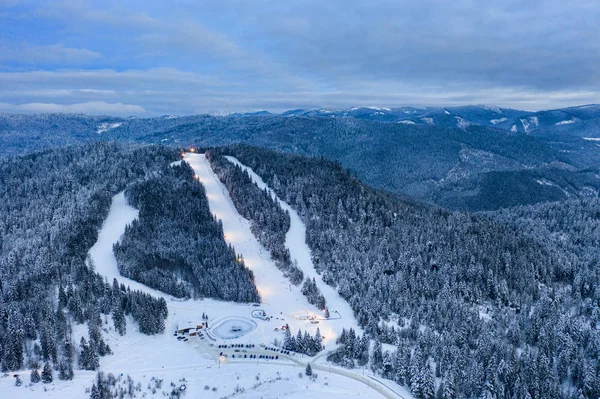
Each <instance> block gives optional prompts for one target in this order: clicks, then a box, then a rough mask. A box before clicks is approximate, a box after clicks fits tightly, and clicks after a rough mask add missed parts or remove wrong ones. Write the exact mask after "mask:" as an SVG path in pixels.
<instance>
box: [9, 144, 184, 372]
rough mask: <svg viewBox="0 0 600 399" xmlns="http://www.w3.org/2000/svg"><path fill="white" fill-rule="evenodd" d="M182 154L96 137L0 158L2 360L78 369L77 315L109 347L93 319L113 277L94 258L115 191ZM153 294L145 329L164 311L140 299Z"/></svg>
mask: <svg viewBox="0 0 600 399" xmlns="http://www.w3.org/2000/svg"><path fill="white" fill-rule="evenodd" d="M174 159H176V152H175V151H173V150H171V149H168V148H163V147H153V146H149V147H137V146H124V145H118V144H114V143H95V144H90V145H84V146H78V147H65V148H61V149H57V150H52V151H44V152H40V153H36V154H31V155H27V156H22V157H17V158H12V159H7V160H4V161H0V363H1V368H2V370H4V371H8V370H18V369H21V368H23V367H30V368H34V369H37V368H39V367H40V365H41V364H42V363H46V362H47V363H50V364H52V366H51V367H53V368H55V369H57V370H60V371H62V372H60V373H59V377H60V376H63V377H65V378H66V377H69V378H70V377H71V376H72V369H73V367H74V366H73V365H77V362H78V357H79V356H80V355H81V354H80V353H79V350H78V344H79V343H78V342H75V343H74V342H73V337H72V325H73V323H78V324H81V323H88V328H89V329H90V331H89V332H90V334H89V335H90V336H89V337H88V339H87V340H86V341H87V343H88V345H89V344H90V343H92V342H93V343H94V352H95V353H96V354H97V355H98V356H100V355H101V354H102V353H107V352H108V349H109V348H107V347H106V346H105V345H103V344H102V341H101V339H100V338H98V335H99V336H100V337H101V335H100V333H99V329H97V330H95V329H94V325H98V324H97V323H96V322H97V320H98V319H99V317H100V316H99V314H106V315H107V316H108V314H109V313H110V312H111V307H110V306H104V305H102V304H104V302H106V301H109V299H108V297H107V292H106V284H105V281H104V279H103V278H102V277H101V276H100V275H99V274H97V273H95V272H94V271H93V270H92V269H91V268H90V267H89V266H88V265H87V264H86V256H87V253H88V251H89V249H90V247H91V246H92V245H93V244H94V243H95V241H96V240H97V235H98V230H99V229H100V227H101V225H102V222H103V221H104V219H105V218H106V215H107V214H108V210H109V208H110V204H111V199H112V197H113V196H114V195H115V194H116V193H118V192H119V191H121V190H123V189H124V188H125V187H126V186H127V185H128V184H130V183H131V182H133V181H135V180H137V179H140V178H143V177H144V176H146V175H147V174H150V173H154V172H157V171H159V170H161V169H164V168H165V167H166V166H167V165H168V164H169V163H170V162H171V161H173V160H174ZM109 291H110V290H109ZM57 292H58V296H57ZM132 295H133V294H132ZM131 301H132V303H133V302H139V301H137V300H134V299H131ZM155 301H156V300H154V299H152V300H150V299H148V298H147V299H146V300H145V304H143V305H142V304H141V302H139V303H140V308H139V310H137V311H135V312H134V311H133V310H132V313H131V314H132V316H133V317H134V319H136V320H137V321H138V323H140V329H144V328H143V327H142V326H141V324H142V323H141V321H142V319H145V318H146V317H148V316H149V313H150V312H152V313H153V317H155V318H156V317H158V316H154V315H155V313H154V312H155V309H154V308H153V309H152V310H150V309H147V310H143V309H142V307H144V308H145V306H146V305H149V304H156V302H155ZM99 304H101V306H100V307H99ZM95 323H96V324H95ZM145 331H146V332H150V331H151V329H145ZM96 332H97V333H98V334H96ZM91 336H96V338H95V339H94V338H92V337H91Z"/></svg>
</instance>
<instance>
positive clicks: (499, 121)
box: [490, 117, 508, 125]
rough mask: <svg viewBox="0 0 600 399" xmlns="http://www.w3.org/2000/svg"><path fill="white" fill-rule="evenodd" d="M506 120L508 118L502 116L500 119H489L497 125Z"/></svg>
mask: <svg viewBox="0 0 600 399" xmlns="http://www.w3.org/2000/svg"><path fill="white" fill-rule="evenodd" d="M507 120H508V118H506V117H504V118H500V119H492V120H490V122H491V123H492V124H494V125H497V124H498V123H502V122H505V121H507Z"/></svg>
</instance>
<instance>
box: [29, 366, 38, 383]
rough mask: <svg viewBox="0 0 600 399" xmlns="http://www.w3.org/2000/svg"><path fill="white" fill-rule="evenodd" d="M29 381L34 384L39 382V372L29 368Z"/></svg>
mask: <svg viewBox="0 0 600 399" xmlns="http://www.w3.org/2000/svg"><path fill="white" fill-rule="evenodd" d="M30 379H31V382H32V383H34V384H36V383H38V382H40V373H39V371H38V370H37V369H33V370H31V377H30Z"/></svg>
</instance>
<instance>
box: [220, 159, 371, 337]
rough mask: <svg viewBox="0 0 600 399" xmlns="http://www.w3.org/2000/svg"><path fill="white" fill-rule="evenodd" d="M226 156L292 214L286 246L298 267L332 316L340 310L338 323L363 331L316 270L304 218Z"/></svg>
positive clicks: (239, 164) (258, 179)
mask: <svg viewBox="0 0 600 399" xmlns="http://www.w3.org/2000/svg"><path fill="white" fill-rule="evenodd" d="M225 158H227V160H228V161H229V162H231V163H233V164H235V165H238V166H240V167H241V168H242V169H243V170H245V171H247V172H248V174H249V175H250V177H251V178H252V181H254V183H256V184H257V185H258V187H260V188H261V189H267V191H268V192H269V194H271V196H272V197H273V198H274V199H275V200H276V201H277V202H278V203H279V206H280V207H281V208H282V209H283V210H286V211H288V213H289V214H290V229H289V231H288V232H287V234H286V235H285V246H286V247H287V248H288V249H289V251H290V256H291V258H292V260H296V262H298V267H299V268H300V270H302V272H303V273H304V277H308V278H311V279H312V278H314V279H315V281H316V282H317V287H319V290H321V293H322V294H323V296H324V297H325V301H326V303H327V307H328V308H329V311H330V313H331V317H335V316H336V315H335V314H334V312H338V313H339V315H340V316H341V317H342V319H341V320H340V321H339V323H338V324H339V326H343V327H345V328H346V329H349V328H354V329H355V330H356V331H357V332H359V333H362V329H361V328H360V327H359V326H358V323H357V322H356V319H355V318H354V312H353V311H352V308H351V307H350V305H349V304H348V302H346V301H345V300H344V299H343V298H342V297H341V296H340V294H339V293H338V292H337V290H336V289H335V288H333V287H331V286H330V285H327V284H326V283H325V282H324V281H323V279H322V278H321V275H319V274H318V273H317V271H316V270H315V266H314V264H313V261H312V256H311V251H310V248H309V247H308V245H307V244H306V226H305V225H304V222H302V219H300V215H298V212H296V211H295V210H294V209H293V208H292V207H291V206H290V205H289V204H288V203H287V202H285V201H283V200H282V199H281V198H279V197H278V196H277V194H275V192H274V191H273V190H272V189H271V188H270V187H269V186H267V184H266V183H265V182H264V180H263V179H262V178H261V177H260V176H259V175H257V174H256V173H254V171H253V170H252V168H249V167H248V166H245V165H243V164H242V163H241V162H240V161H238V160H237V159H236V158H234V157H231V156H226V157H225Z"/></svg>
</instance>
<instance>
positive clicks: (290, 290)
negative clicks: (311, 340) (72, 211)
mask: <svg viewBox="0 0 600 399" xmlns="http://www.w3.org/2000/svg"><path fill="white" fill-rule="evenodd" d="M184 160H185V161H186V162H188V163H189V164H190V166H192V168H193V169H194V172H195V173H196V176H197V178H198V179H199V180H200V181H201V182H202V184H203V185H204V186H205V188H206V192H207V197H208V199H209V206H210V209H211V211H212V212H213V213H214V214H215V215H216V216H217V217H218V218H220V219H221V220H222V222H223V227H224V231H225V238H226V240H227V241H228V242H229V243H231V244H232V245H233V246H234V247H235V250H236V252H237V253H238V254H241V255H243V257H244V260H245V262H246V264H247V265H248V267H250V268H251V269H252V270H253V271H254V273H255V278H256V285H257V288H258V289H259V293H260V295H261V298H262V303H261V304H260V306H253V304H237V303H231V302H223V301H215V300H187V301H182V300H179V299H176V298H173V297H171V296H169V295H166V294H164V293H161V292H159V291H156V290H153V289H150V288H148V287H146V286H144V285H143V284H140V283H137V282H135V281H132V280H129V279H127V278H124V277H122V276H120V275H119V271H118V268H117V262H116V259H115V257H114V254H113V252H112V246H113V244H114V243H115V242H117V241H118V240H119V239H120V237H121V236H122V234H123V232H124V231H125V227H126V225H127V224H129V223H131V222H132V221H133V220H134V219H135V218H136V217H137V215H138V211H137V210H136V209H134V208H132V207H130V206H129V205H128V204H127V202H126V200H125V197H124V194H123V193H119V194H117V195H116V196H115V197H113V202H112V205H111V208H110V212H109V215H108V217H107V219H106V220H105V222H104V224H103V226H102V229H101V230H100V232H99V237H98V241H97V242H96V243H95V244H94V246H93V247H92V248H91V249H90V252H89V254H90V257H91V259H92V262H93V264H94V267H95V269H96V271H98V272H99V273H100V274H102V275H104V276H105V277H106V278H107V280H108V281H109V282H112V279H113V278H117V279H118V280H119V282H120V283H124V284H125V285H129V286H130V287H131V288H132V289H137V290H142V291H144V292H147V293H150V294H152V295H153V296H155V297H163V298H164V299H165V300H166V301H167V305H168V309H169V315H168V319H167V321H166V322H165V325H166V331H165V333H164V334H160V335H156V336H147V335H143V334H140V333H139V332H138V331H137V326H136V325H135V323H134V322H133V321H132V320H131V319H130V318H128V320H127V321H128V323H127V334H126V335H125V336H120V335H118V334H117V333H116V331H115V330H114V328H113V325H112V320H111V318H110V316H109V317H106V316H104V315H103V316H102V317H103V318H104V321H105V323H104V336H105V339H106V341H107V343H108V344H109V345H110V347H111V349H112V351H113V352H114V354H113V355H109V356H105V357H103V358H101V359H100V369H101V370H102V371H104V372H105V373H113V374H114V375H115V376H116V377H118V378H120V382H119V384H123V386H124V385H126V378H127V376H130V377H131V378H132V379H133V382H134V385H135V386H136V387H137V386H138V383H139V389H140V390H139V391H136V396H137V397H145V398H164V397H165V395H167V396H168V394H169V393H170V392H171V391H172V390H173V389H179V388H180V387H182V386H185V396H184V397H187V398H225V397H227V398H306V397H311V398H313V399H319V398H328V399H331V398H346V397H365V398H378V397H387V398H398V397H403V398H410V397H411V396H410V394H409V393H407V392H406V390H404V389H403V388H402V387H400V386H398V385H397V384H395V383H393V382H391V381H387V380H381V379H377V380H376V379H374V378H373V377H372V376H371V375H370V373H369V372H368V371H365V370H353V371H351V370H345V369H341V368H337V367H332V366H330V365H329V364H327V363H326V362H325V357H326V356H325V354H326V352H327V350H330V349H333V348H334V346H335V338H336V337H337V335H338V334H339V333H340V332H341V330H342V328H343V327H345V328H349V327H354V328H355V329H357V330H358V328H357V325H356V321H355V320H354V318H353V316H352V312H351V310H350V307H349V306H348V305H347V304H346V303H345V302H344V301H343V300H341V298H339V296H338V295H337V293H336V292H335V290H332V289H331V288H330V287H328V286H327V285H325V284H323V283H322V281H321V279H320V277H319V276H318V275H317V274H316V273H315V272H314V269H312V261H311V258H310V252H309V251H308V247H307V246H306V244H305V238H304V237H305V231H306V229H305V227H304V225H303V224H302V222H301V220H300V218H299V217H298V215H297V214H296V213H295V212H294V211H293V209H291V208H289V206H287V204H285V203H284V202H281V201H280V205H281V206H282V207H285V209H288V211H290V216H291V218H292V228H291V229H290V232H289V233H288V235H287V236H286V244H287V245H288V247H289V249H290V252H291V254H292V257H293V258H295V259H297V260H298V263H299V266H300V267H301V268H302V270H303V271H304V273H305V275H306V276H310V277H313V276H314V277H315V278H316V281H317V283H318V285H319V288H320V289H321V290H322V292H323V294H324V296H325V298H326V300H327V303H328V306H329V308H330V311H331V313H332V317H333V316H334V314H333V313H334V312H335V311H337V312H339V315H340V316H341V318H338V319H336V320H319V324H312V323H310V321H309V320H308V319H307V316H312V315H316V316H318V317H319V318H320V319H322V312H321V311H320V310H319V309H316V308H315V307H314V306H312V305H310V304H309V303H308V302H307V300H306V298H305V297H304V296H303V295H302V294H301V293H300V289H299V287H294V286H291V285H290V284H289V282H288V281H287V279H286V278H285V277H284V276H283V274H282V273H281V272H280V271H279V269H277V268H276V267H275V265H274V263H273V261H272V260H271V258H270V256H269V253H268V251H266V250H265V249H264V248H263V247H262V246H261V245H260V244H259V243H258V242H257V240H256V239H255V238H254V236H253V235H252V234H251V232H250V224H249V222H248V221H247V220H246V219H244V218H243V217H241V216H240V215H239V214H238V213H237V211H236V209H235V207H234V205H233V203H232V201H231V199H230V198H229V195H228V193H227V190H226V188H225V187H224V186H223V185H222V184H221V183H220V181H219V180H218V178H217V177H216V176H215V175H214V173H213V172H212V169H211V168H210V165H209V163H208V161H207V160H206V159H205V157H204V155H203V154H186V155H185V158H184ZM232 161H234V162H235V160H232ZM252 176H253V179H255V181H257V182H259V184H263V185H264V183H260V182H261V181H262V180H259V179H260V178H259V177H258V176H256V175H255V174H252ZM258 310H260V311H264V312H265V314H266V315H267V316H270V320H263V319H260V318H255V317H253V316H252V314H253V312H254V314H256V311H258ZM203 313H205V314H206V315H207V316H208V323H209V326H210V328H209V331H208V333H207V332H206V331H205V333H204V334H202V336H200V334H199V335H198V336H188V337H187V338H188V339H187V341H184V340H177V338H176V337H175V336H174V335H173V332H174V331H175V330H178V329H182V328H186V327H191V326H196V325H197V324H201V322H202V321H203V320H202V314H203ZM285 324H289V325H290V328H291V329H292V331H293V332H295V331H297V329H302V330H303V331H304V330H307V331H309V332H310V333H311V334H314V333H315V331H316V329H317V327H319V328H320V330H321V333H322V335H323V336H324V341H323V343H324V345H325V348H326V349H325V352H322V354H320V355H319V356H317V357H316V358H309V357H306V356H303V355H298V354H296V355H293V356H292V355H290V356H286V355H281V354H280V353H277V352H273V351H268V350H267V349H265V348H264V347H265V346H266V347H272V346H274V344H275V342H276V341H281V340H282V338H283V332H282V331H281V330H280V328H281V326H282V325H285ZM233 327H235V330H238V328H239V330H238V331H235V333H237V334H238V336H239V337H238V338H233V337H232V336H231V333H232V329H233ZM276 329H277V330H279V331H275V330H276ZM359 331H360V330H359ZM82 336H85V337H86V338H87V327H86V326H83V325H82V326H76V328H75V329H74V331H73V342H75V344H76V345H77V344H78V342H79V340H80V338H81V337H82ZM223 344H229V345H231V344H243V345H244V347H246V346H247V345H251V344H252V345H254V347H253V348H252V349H240V350H236V351H235V352H234V350H233V349H228V350H227V355H228V356H227V357H225V356H220V354H221V352H222V351H223V349H220V348H219V347H218V346H219V345H223ZM250 354H254V355H257V356H258V355H264V354H269V355H276V354H277V355H278V359H277V360H274V359H273V360H264V359H257V358H253V359H249V358H243V355H246V356H249V355H250ZM235 355H237V356H236V357H235V358H234V356H235ZM273 357H274V356H273ZM308 362H310V363H311V364H313V370H314V371H315V373H316V374H318V377H317V378H316V379H315V380H311V379H309V378H308V377H306V376H305V375H303V373H304V370H305V367H306V364H307V363H308ZM21 374H22V378H23V381H24V384H23V386H21V387H15V386H14V379H13V378H12V374H10V375H8V376H0V397H1V398H11V399H12V398H16V399H20V398H23V399H29V398H32V399H33V398H36V399H37V398H57V399H58V398H61V399H62V398H87V397H89V393H87V392H86V388H89V387H91V385H92V382H93V380H94V378H95V375H96V373H95V372H90V371H80V370H76V371H75V378H74V380H72V381H67V382H64V381H59V380H58V378H57V376H56V373H55V379H54V382H53V383H51V384H42V383H38V384H35V385H31V384H29V371H23V372H22V373H21ZM300 375H301V376H300ZM157 380H162V384H161V386H160V388H157V386H158V385H157ZM171 383H172V384H173V385H171ZM136 389H137V388H136ZM153 391H154V392H153Z"/></svg>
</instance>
